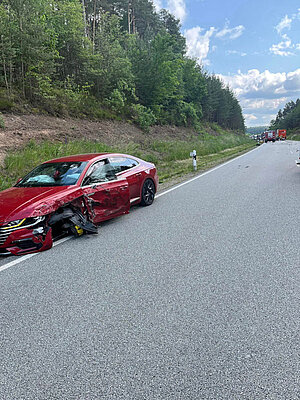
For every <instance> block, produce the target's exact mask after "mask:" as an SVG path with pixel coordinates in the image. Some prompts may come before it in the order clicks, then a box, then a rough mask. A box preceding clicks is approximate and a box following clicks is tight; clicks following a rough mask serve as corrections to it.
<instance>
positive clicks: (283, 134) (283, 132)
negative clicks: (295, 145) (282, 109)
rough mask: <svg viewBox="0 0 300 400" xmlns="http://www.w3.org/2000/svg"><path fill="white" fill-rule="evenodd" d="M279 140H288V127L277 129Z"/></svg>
mask: <svg viewBox="0 0 300 400" xmlns="http://www.w3.org/2000/svg"><path fill="white" fill-rule="evenodd" d="M277 135H278V137H279V140H286V129H277Z"/></svg>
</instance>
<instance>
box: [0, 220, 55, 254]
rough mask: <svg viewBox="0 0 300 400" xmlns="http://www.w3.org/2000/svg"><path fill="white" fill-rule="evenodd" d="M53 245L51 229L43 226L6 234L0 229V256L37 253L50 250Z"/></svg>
mask: <svg viewBox="0 0 300 400" xmlns="http://www.w3.org/2000/svg"><path fill="white" fill-rule="evenodd" d="M52 245H53V240H52V229H51V228H50V227H47V226H44V227H39V228H34V229H30V228H29V229H28V228H24V229H18V230H15V231H12V232H8V234H6V233H3V230H1V227H0V255H1V254H2V255H7V254H13V255H15V256H19V255H23V254H28V253H37V252H40V251H44V250H48V249H51V247H52Z"/></svg>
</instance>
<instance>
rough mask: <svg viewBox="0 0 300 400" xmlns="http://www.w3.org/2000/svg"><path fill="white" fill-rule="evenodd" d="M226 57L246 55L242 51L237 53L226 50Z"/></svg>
mask: <svg viewBox="0 0 300 400" xmlns="http://www.w3.org/2000/svg"><path fill="white" fill-rule="evenodd" d="M226 54H227V55H232V54H233V55H237V56H241V57H245V56H246V55H247V53H244V52H242V51H237V50H227V51H226Z"/></svg>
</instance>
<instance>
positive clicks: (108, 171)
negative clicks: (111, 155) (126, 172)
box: [83, 159, 116, 185]
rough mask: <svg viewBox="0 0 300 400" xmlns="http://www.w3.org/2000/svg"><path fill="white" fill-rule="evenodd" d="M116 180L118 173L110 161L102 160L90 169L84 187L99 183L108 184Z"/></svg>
mask: <svg viewBox="0 0 300 400" xmlns="http://www.w3.org/2000/svg"><path fill="white" fill-rule="evenodd" d="M114 179H116V172H115V170H114V168H113V166H112V165H111V164H110V163H109V161H108V160H107V159H106V160H101V161H99V162H97V163H95V164H94V165H92V166H91V167H90V169H89V170H88V172H87V174H86V176H85V178H84V180H83V185H91V184H93V183H98V182H107V181H111V180H114Z"/></svg>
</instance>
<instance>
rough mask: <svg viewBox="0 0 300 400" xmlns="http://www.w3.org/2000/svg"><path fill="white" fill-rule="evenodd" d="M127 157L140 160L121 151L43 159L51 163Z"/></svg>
mask: <svg viewBox="0 0 300 400" xmlns="http://www.w3.org/2000/svg"><path fill="white" fill-rule="evenodd" d="M105 156H106V157H113V156H115V157H129V158H134V159H136V160H139V161H142V160H140V159H139V158H137V157H135V156H130V155H128V154H121V153H90V154H76V155H72V156H65V157H60V158H54V159H52V160H48V161H45V163H52V162H68V161H69V162H72V161H92V160H97V159H98V158H101V157H105Z"/></svg>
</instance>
